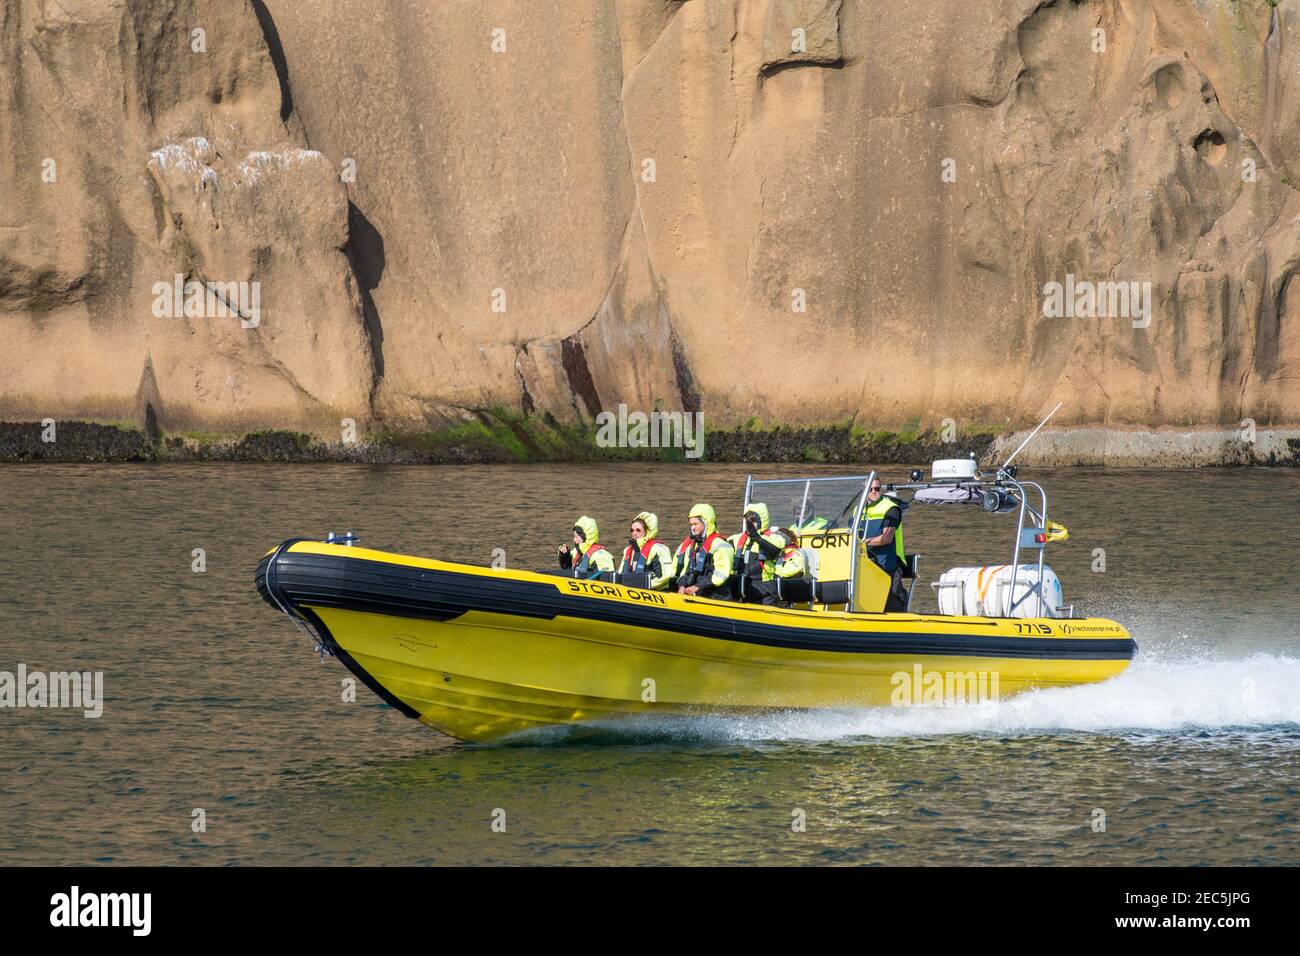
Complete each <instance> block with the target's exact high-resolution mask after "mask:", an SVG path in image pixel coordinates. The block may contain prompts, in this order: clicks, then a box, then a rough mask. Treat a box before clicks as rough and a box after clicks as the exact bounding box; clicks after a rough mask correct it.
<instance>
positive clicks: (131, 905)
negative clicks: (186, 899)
mask: <svg viewBox="0 0 1300 956" xmlns="http://www.w3.org/2000/svg"><path fill="white" fill-rule="evenodd" d="M50 906H52V907H53V909H51V910H50V925H51V926H68V927H76V926H129V927H131V932H132V935H134V936H148V935H149V930H150V928H151V926H152V923H153V920H152V911H153V894H152V893H86V894H85V895H82V893H81V890H80V888H78V887H76V886H74V887H73V888H72V892H71V893H55V894H54V895H53V896H51V897H50Z"/></svg>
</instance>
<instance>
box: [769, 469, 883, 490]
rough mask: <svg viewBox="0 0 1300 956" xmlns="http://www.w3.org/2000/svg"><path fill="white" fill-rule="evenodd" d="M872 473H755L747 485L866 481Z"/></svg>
mask: <svg viewBox="0 0 1300 956" xmlns="http://www.w3.org/2000/svg"><path fill="white" fill-rule="evenodd" d="M874 474H875V472H874V471H873V472H872V473H871V475H874ZM871 475H827V476H824V477H820V478H758V479H755V478H754V476H753V475H750V476H749V479H748V481H747V482H746V486H747V487H754V486H757V485H788V484H791V483H793V482H796V481H802V482H812V481H866V479H868V478H870V477H871Z"/></svg>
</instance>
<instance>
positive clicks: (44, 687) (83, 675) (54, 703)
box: [0, 664, 104, 718]
mask: <svg viewBox="0 0 1300 956" xmlns="http://www.w3.org/2000/svg"><path fill="white" fill-rule="evenodd" d="M0 707H31V708H40V707H47V708H55V707H60V708H62V707H71V708H81V710H82V711H83V716H85V717H90V718H94V717H98V716H100V715H101V714H103V713H104V672H103V671H81V672H77V671H50V672H49V673H48V674H45V673H43V672H41V671H32V672H31V673H30V674H29V673H28V672H27V665H26V664H19V665H18V673H16V674H15V673H12V672H10V671H0Z"/></svg>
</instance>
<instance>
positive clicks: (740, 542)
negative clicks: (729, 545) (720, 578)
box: [735, 531, 773, 581]
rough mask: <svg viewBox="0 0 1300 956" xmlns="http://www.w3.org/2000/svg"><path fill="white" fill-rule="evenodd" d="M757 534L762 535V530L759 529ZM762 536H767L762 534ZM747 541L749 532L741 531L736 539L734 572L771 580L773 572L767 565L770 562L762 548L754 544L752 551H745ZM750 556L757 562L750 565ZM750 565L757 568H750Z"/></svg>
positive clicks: (748, 540)
mask: <svg viewBox="0 0 1300 956" xmlns="http://www.w3.org/2000/svg"><path fill="white" fill-rule="evenodd" d="M759 534H760V535H762V534H763V532H762V531H760V532H759ZM763 537H767V536H766V535H763ZM749 543H750V537H749V532H748V531H742V532H741V533H740V537H739V538H737V539H736V564H735V569H736V573H737V574H748V575H749V576H750V577H758V578H761V579H762V580H764V581H770V580H772V577H773V572H772V568H771V567H769V564H770V562H769V561H768V558H767V556H766V555H764V554H763V552H762V550H761V549H760V548H758V547H757V545H755V548H754V550H753V552H749V551H746V550H745V549H746V547H747V546H748V545H749ZM751 558H752V559H753V560H754V561H755V562H757V563H756V564H754V565H752V566H751V565H750V563H749V562H750V559H751ZM751 567H753V568H757V570H756V571H755V570H751Z"/></svg>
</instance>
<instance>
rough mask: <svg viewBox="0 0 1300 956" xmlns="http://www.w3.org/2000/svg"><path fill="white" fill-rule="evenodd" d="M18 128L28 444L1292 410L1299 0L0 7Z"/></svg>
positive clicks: (12, 159) (21, 384) (14, 311)
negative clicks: (636, 419) (278, 431)
mask: <svg viewBox="0 0 1300 956" xmlns="http://www.w3.org/2000/svg"><path fill="white" fill-rule="evenodd" d="M0 115H2V116H3V123H0V189H2V190H3V197H2V201H0V323H3V328H4V340H5V342H4V347H3V348H0V418H7V419H11V420H14V419H16V420H24V421H32V420H39V419H42V418H46V417H52V418H56V419H63V418H96V419H100V420H123V419H125V420H132V421H138V422H141V423H144V422H146V421H147V422H149V423H150V427H151V428H152V427H154V425H156V426H157V427H159V428H161V429H163V430H170V431H222V432H230V431H236V432H237V431H245V430H251V429H256V428H263V427H286V428H298V429H307V430H314V431H318V432H321V433H334V434H337V432H338V430H339V428H340V422H341V421H342V420H343V419H348V418H350V419H353V420H354V421H355V422H357V423H358V427H359V428H360V429H361V430H362V432H363V433H364V432H365V431H366V430H368V429H377V428H380V427H384V428H387V429H399V430H401V429H405V430H410V429H415V430H420V429H436V428H440V427H444V426H448V425H453V424H456V423H458V422H460V421H462V420H465V419H466V418H467V417H469V416H470V415H471V412H472V411H474V410H483V409H504V410H507V411H512V412H516V413H533V414H542V413H549V414H550V415H551V416H553V417H554V418H555V419H557V420H558V421H560V422H563V423H566V424H575V423H579V422H581V421H583V420H590V419H591V418H592V417H593V416H594V415H595V413H596V412H598V411H600V410H602V409H612V408H614V407H615V406H617V405H618V404H619V403H626V404H627V405H628V406H629V408H632V409H641V410H646V411H649V410H651V409H654V408H660V409H687V410H703V411H704V413H705V416H706V423H707V424H708V425H710V426H714V425H717V426H723V425H728V424H733V423H736V422H743V421H746V420H748V419H750V418H757V419H759V420H760V421H762V422H765V423H768V422H771V423H775V422H786V423H789V424H794V425H803V424H818V423H829V422H843V421H846V420H849V419H853V420H854V421H856V422H858V423H859V424H862V425H866V426H869V427H877V426H879V427H900V426H904V425H906V426H907V427H912V428H915V427H917V426H918V425H919V426H920V427H927V426H932V425H937V424H938V423H939V422H941V421H942V420H943V419H945V418H951V419H953V420H954V421H955V422H956V423H958V427H964V426H967V425H983V426H987V425H989V424H1003V423H1006V422H1011V423H1014V424H1022V423H1024V422H1025V421H1027V420H1032V419H1034V418H1036V417H1037V416H1038V415H1039V414H1040V413H1041V412H1043V411H1045V410H1046V409H1048V408H1050V407H1051V406H1052V405H1054V404H1055V403H1056V402H1057V401H1064V402H1065V403H1066V407H1065V409H1064V410H1063V411H1062V413H1061V414H1060V415H1059V416H1058V418H1057V419H1056V422H1057V424H1089V425H1102V426H1121V425H1146V426H1163V425H1170V426H1189V425H1191V426H1195V425H1205V426H1211V425H1216V424H1235V423H1236V422H1237V421H1239V420H1240V419H1242V418H1247V417H1248V418H1251V419H1254V420H1255V421H1256V422H1258V423H1259V424H1260V425H1261V426H1264V425H1266V424H1281V423H1294V422H1297V421H1300V281H1297V279H1296V276H1297V275H1298V274H1300V3H1297V2H1296V0H1279V2H1278V3H1277V4H1276V5H1275V6H1274V5H1272V4H1270V3H1269V2H1268V0H1054V2H1053V0H1048V2H1042V0H982V2H979V3H970V2H969V0H937V2H932V3H911V2H904V0H617V2H613V0H597V2H578V0H572V2H570V0H564V2H561V3H558V4H539V3H534V2H529V0H489V2H484V0H440V2H437V3H428V2H419V0H387V2H380V0H376V2H374V3H369V4H358V3H356V2H354V0H314V2H312V3H304V2H300V0H251V2H250V0H6V3H5V5H4V7H3V9H2V10H0ZM1051 283H1061V284H1062V286H1063V287H1064V288H1065V289H1066V290H1068V292H1069V293H1070V295H1071V301H1070V303H1069V306H1068V307H1067V309H1066V314H1064V315H1060V316H1059V317H1049V316H1048V315H1045V314H1044V312H1045V303H1047V302H1048V300H1049V299H1050V289H1051V285H1050V284H1051ZM1107 283H1110V284H1112V285H1105V284H1107ZM1117 283H1124V284H1125V285H1124V287H1123V289H1122V290H1120V287H1119V286H1118V285H1114V284H1117ZM1085 287H1087V288H1088V289H1089V290H1093V289H1095V291H1097V292H1098V299H1097V300H1095V301H1091V302H1090V300H1089V298H1088V296H1090V295H1091V291H1089V292H1087V293H1086V294H1085V293H1079V294H1078V297H1077V298H1076V297H1075V296H1074V294H1073V293H1074V290H1076V289H1083V288H1085ZM195 290H197V294H191V293H193V292H194V291H195ZM1045 290H1048V291H1045ZM1130 290H1131V291H1132V292H1133V293H1134V297H1133V299H1132V301H1130V302H1128V303H1127V306H1128V307H1127V309H1126V308H1125V305H1126V304H1125V303H1123V302H1121V301H1120V300H1119V299H1118V298H1117V295H1118V292H1119V291H1123V292H1124V293H1125V294H1126V295H1127V294H1128V292H1129V291H1130ZM178 292H179V293H180V294H179V295H178V294H177V293H178ZM1148 293H1149V299H1148V298H1147V295H1148ZM1098 306H1099V307H1098ZM1147 306H1149V308H1147ZM1047 311H1049V312H1050V311H1052V309H1051V308H1050V305H1049V307H1048V309H1047ZM1116 311H1118V312H1119V313H1120V314H1115V312H1116Z"/></svg>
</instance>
